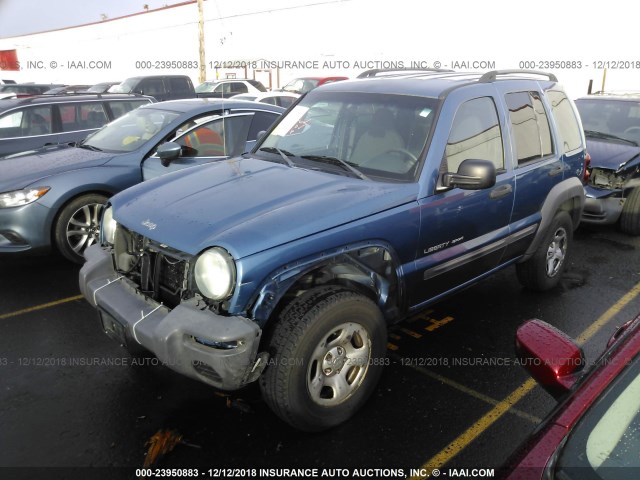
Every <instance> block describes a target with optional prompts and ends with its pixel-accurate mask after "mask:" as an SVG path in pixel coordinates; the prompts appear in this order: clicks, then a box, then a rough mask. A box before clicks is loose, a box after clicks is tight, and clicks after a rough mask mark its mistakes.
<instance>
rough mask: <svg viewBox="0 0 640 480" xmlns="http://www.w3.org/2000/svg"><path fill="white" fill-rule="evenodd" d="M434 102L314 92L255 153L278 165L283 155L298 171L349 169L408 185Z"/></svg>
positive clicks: (422, 146)
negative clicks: (339, 166) (312, 163)
mask: <svg viewBox="0 0 640 480" xmlns="http://www.w3.org/2000/svg"><path fill="white" fill-rule="evenodd" d="M437 102H438V100H436V99H433V98H421V97H415V96H407V95H385V94H377V93H376V94H371V93H354V92H348V93H345V92H320V91H313V92H310V93H309V94H308V95H307V96H306V97H305V98H304V99H303V100H302V101H301V102H300V103H298V104H297V105H296V106H295V107H294V108H293V109H292V110H291V111H290V112H289V113H288V114H287V115H286V116H285V117H284V118H283V119H282V121H281V122H280V123H279V124H278V125H277V126H276V127H275V129H274V130H273V131H272V132H271V133H270V135H269V136H268V137H267V138H266V139H265V140H264V141H263V142H262V143H261V144H260V146H259V147H258V150H257V151H256V153H257V154H258V156H262V155H264V156H265V157H266V158H271V159H272V160H273V161H282V158H281V153H280V152H284V153H285V154H286V155H287V156H288V157H291V159H292V160H293V161H294V163H295V164H296V165H297V166H303V167H309V162H316V163H322V164H323V165H315V164H314V165H311V166H312V168H327V169H330V170H331V171H333V170H335V169H336V165H337V164H342V167H343V170H347V169H349V167H353V169H356V170H357V171H358V172H360V173H362V174H364V175H365V176H366V177H368V178H372V179H377V180H381V181H389V180H391V181H394V180H395V181H413V180H414V178H415V176H416V174H417V172H418V170H419V163H420V162H419V158H420V156H421V153H422V151H423V149H424V147H425V144H426V141H427V138H428V136H429V132H430V130H431V125H432V123H433V117H434V110H435V108H436V105H437ZM278 150H279V151H280V152H278ZM267 154H270V155H271V157H268V156H267ZM345 163H346V164H347V165H348V166H345V165H344V164H345ZM331 165H332V166H331Z"/></svg>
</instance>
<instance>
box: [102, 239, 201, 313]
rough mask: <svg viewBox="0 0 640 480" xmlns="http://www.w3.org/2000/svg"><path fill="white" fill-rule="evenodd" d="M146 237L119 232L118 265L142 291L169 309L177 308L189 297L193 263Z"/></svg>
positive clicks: (121, 272)
mask: <svg viewBox="0 0 640 480" xmlns="http://www.w3.org/2000/svg"><path fill="white" fill-rule="evenodd" d="M177 255H179V253H177V252H169V251H167V250H164V249H162V248H161V247H160V246H159V245H156V244H154V243H153V242H151V241H150V240H148V239H146V238H144V237H143V236H142V235H139V234H137V233H134V232H131V231H129V230H127V229H125V228H118V232H117V234H116V242H115V245H114V261H115V266H116V270H117V271H118V273H120V274H123V275H125V276H126V277H127V278H128V279H129V280H131V281H132V282H133V283H134V284H135V285H136V286H137V287H138V289H139V291H140V292H141V293H142V294H144V295H146V296H148V297H149V298H152V299H153V300H155V301H157V302H162V304H164V305H166V306H167V307H168V308H175V307H176V306H177V305H179V304H180V302H181V300H183V299H184V298H186V297H187V295H188V288H187V286H188V273H189V262H188V261H187V260H186V259H185V258H179V257H178V256H177Z"/></svg>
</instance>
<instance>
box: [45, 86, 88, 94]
mask: <svg viewBox="0 0 640 480" xmlns="http://www.w3.org/2000/svg"><path fill="white" fill-rule="evenodd" d="M89 87H90V85H65V86H64V87H55V88H51V89H49V90H47V91H46V92H43V95H63V94H65V93H83V92H86V91H87V89H88V88H89Z"/></svg>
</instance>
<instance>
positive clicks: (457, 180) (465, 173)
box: [442, 158, 496, 190]
mask: <svg viewBox="0 0 640 480" xmlns="http://www.w3.org/2000/svg"><path fill="white" fill-rule="evenodd" d="M495 184H496V167H495V165H494V164H493V163H492V162H490V161H489V160H479V159H472V158H470V159H467V160H464V161H463V162H462V163H461V164H460V166H459V167H458V171H457V172H456V173H452V172H447V173H445V174H444V175H443V176H442V185H444V186H445V187H448V188H453V187H458V188H462V189H463V190H481V189H483V188H490V187H493V186H494V185H495Z"/></svg>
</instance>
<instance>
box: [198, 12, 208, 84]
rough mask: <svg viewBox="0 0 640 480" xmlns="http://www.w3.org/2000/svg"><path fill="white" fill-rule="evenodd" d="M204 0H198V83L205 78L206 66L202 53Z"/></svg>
mask: <svg viewBox="0 0 640 480" xmlns="http://www.w3.org/2000/svg"><path fill="white" fill-rule="evenodd" d="M203 1H204V0H198V46H199V49H200V73H199V75H198V81H199V82H200V83H202V82H204V81H205V80H206V79H207V68H206V65H205V55H204V13H203V8H202V2H203Z"/></svg>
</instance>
